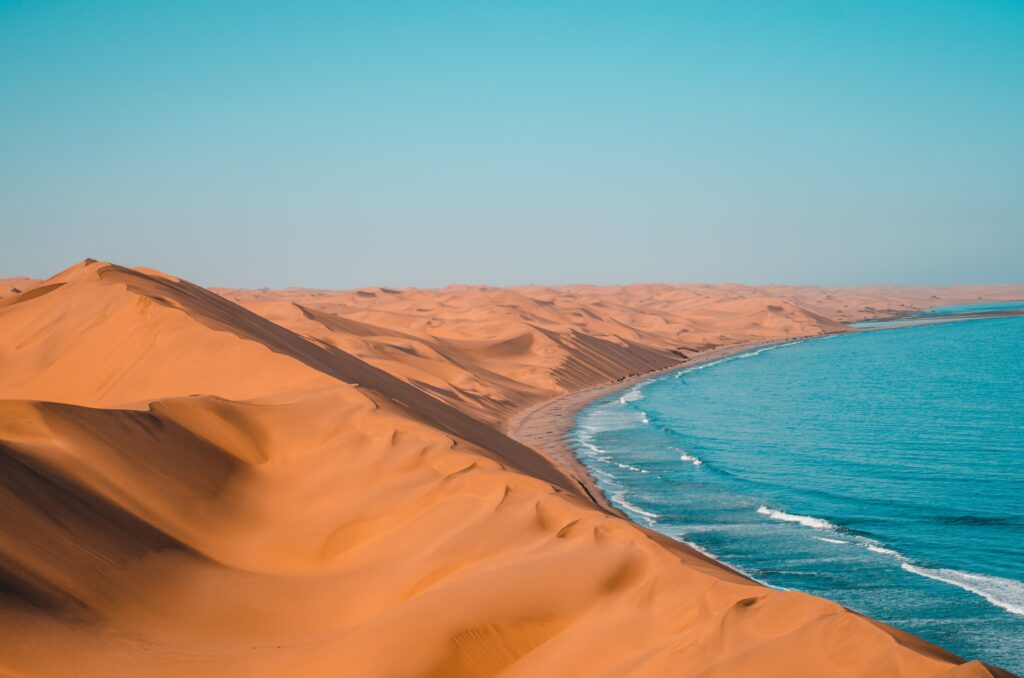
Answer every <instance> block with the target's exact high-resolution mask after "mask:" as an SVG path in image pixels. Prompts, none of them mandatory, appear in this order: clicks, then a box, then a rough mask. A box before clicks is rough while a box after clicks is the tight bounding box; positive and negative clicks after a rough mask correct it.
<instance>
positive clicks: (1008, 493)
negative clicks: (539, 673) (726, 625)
mask: <svg viewBox="0 0 1024 678" xmlns="http://www.w3.org/2000/svg"><path fill="white" fill-rule="evenodd" d="M1018 306H1024V304H1018ZM958 310H960V311H963V310H965V309H964V308H963V307H958ZM966 310H971V309H970V308H969V307H968V308H967V309H966ZM572 435H573V439H574V442H575V445H576V449H577V452H578V454H579V456H580V458H581V459H582V461H583V462H584V463H585V464H586V465H587V466H588V468H590V469H591V471H592V472H593V473H594V475H595V477H596V478H597V480H598V485H599V486H600V487H601V489H602V490H603V491H604V492H605V493H606V494H607V495H608V496H609V498H610V499H611V500H612V502H613V503H614V504H615V505H617V506H618V507H619V508H621V509H622V510H624V511H625V512H626V513H627V514H629V515H630V516H631V517H632V518H634V519H635V520H637V521H638V522H642V523H646V524H650V525H651V526H653V527H654V528H655V529H657V530H659V531H661V532H663V533H665V534H667V535H669V536H672V537H675V538H678V539H681V540H684V541H687V542H690V543H692V544H694V545H696V546H698V547H700V548H702V549H704V550H706V551H708V552H709V553H711V554H712V555H714V556H715V557H716V558H718V559H720V560H722V561H724V562H725V563H728V564H730V565H732V566H734V567H736V568H738V569H740V570H742V571H743V572H745V573H747V574H748V575H749V576H751V577H753V578H755V579H757V580H759V581H762V582H764V583H766V584H769V585H771V586H775V587H779V588H786V589H797V590H801V591H806V592H808V593H812V594H815V595H819V596H823V597H826V598H829V599H832V600H835V601H837V602H840V603H842V604H844V605H846V606H848V607H850V608H852V609H854V610H857V611H860V612H863V613H865V614H867V615H869V616H872V617H874V618H876V619H881V620H884V621H886V622H889V623H891V624H894V625H896V626H898V627H900V628H903V629H905V630H907V631H910V632H912V633H914V634H917V635H919V636H921V637H923V638H926V639H928V640H930V641H932V642H934V643H937V644H939V645H942V646H943V647H946V648H948V649H950V650H952V651H954V652H956V653H957V654H960V655H962V656H964V657H966V658H979V659H983V660H985V661H988V662H991V663H995V664H997V665H1000V666H1003V667H1005V668H1007V669H1010V670H1013V671H1016V672H1021V673H1024V317H1008V318H993V319H982V320H966V321H959V322H947V323H942V324H935V325H918V326H909V327H899V328H896V329H885V330H879V331H869V332H860V333H856V334H845V335H837V336H831V337H825V338H821V339H812V340H806V341H800V342H794V343H790V344H785V345H778V346H774V347H770V348H767V349H760V350H755V351H750V352H748V353H745V354H741V355H739V356H736V357H733V358H729V359H726V360H722V361H718V362H713V363H708V364H705V365H699V366H695V367H692V368H689V369H685V368H684V369H682V370H680V371H678V372H674V373H669V374H665V375H661V376H659V377H656V378H654V379H652V380H650V381H648V382H645V383H643V384H641V385H639V386H634V387H632V388H630V389H628V390H626V391H624V392H621V393H617V394H615V395H612V396H609V397H606V398H604V399H602V400H599V401H597V402H595V403H593V404H592V405H590V406H589V407H588V408H586V409H584V410H583V411H582V412H581V413H580V414H579V416H578V419H577V426H576V428H575V430H574V433H573V434H572Z"/></svg>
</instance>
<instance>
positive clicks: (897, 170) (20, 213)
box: [0, 0, 1024, 289]
mask: <svg viewBox="0 0 1024 678" xmlns="http://www.w3.org/2000/svg"><path fill="white" fill-rule="evenodd" d="M1022 121H1024V3H1022V2H1020V0H1012V1H998V2H997V1H994V0H974V1H968V0H963V1H959V2H947V1H945V0H927V1H926V0H919V1H915V2H909V1H907V2H904V1H901V0H890V1H886V2H875V1H873V0H856V1H853V0H851V1H849V2H844V1H842V0H832V1H824V0H822V1H815V2H812V1H810V0H807V1H799V0H777V1H770V0H757V1H752V2H733V1H729V0H716V1H710V0H709V1H707V2H648V1H645V0H630V1H628V2H627V1H624V0H623V1H618V2H602V1H600V0H591V1H585V2H557V1H553V0H552V1H546V2H533V1H531V0H520V1H518V2H483V1H475V2H461V3H457V2H422V1H416V2H401V1H392V0H375V1H373V2H358V1H350V2H303V1H296V2H263V1H261V0H250V1H247V2H210V1H208V0H206V1H199V2H194V1H192V0H177V1H175V2H170V1H162V0H154V1H152V2H135V1H132V2H119V1H118V0H110V1H104V2H98V1H96V2H74V1H61V0H50V1H47V0H0V276H13V275H29V276H34V277H47V276H49V275H52V274H54V273H56V272H57V271H59V270H61V269H63V268H65V267H67V266H69V265H71V264H73V263H74V262H76V261H78V260H81V259H83V258H85V257H92V258H96V259H102V260H108V261H114V262H116V263H120V264H123V265H128V266H150V267H154V268H158V269H161V270H164V271H166V272H168V273H172V274H174V275H178V276H181V277H184V278H187V279H189V280H192V281H193V282H196V283H199V284H204V285H221V286H238V287H242V286H245V287H257V286H269V287H285V286H305V287H322V288H336V289H340V288H352V287H363V286H372V285H388V286H395V287H403V286H407V285H415V286H420V287H438V286H443V285H446V284H449V283H472V284H492V285H509V284H523V283H537V284H562V283H579V282H585V283H628V282H741V283H801V284H823V285H853V284H872V283H894V284H959V283H998V282H1007V283H1010V282H1017V283H1019V282H1024V264H1022V255H1024V122H1022Z"/></svg>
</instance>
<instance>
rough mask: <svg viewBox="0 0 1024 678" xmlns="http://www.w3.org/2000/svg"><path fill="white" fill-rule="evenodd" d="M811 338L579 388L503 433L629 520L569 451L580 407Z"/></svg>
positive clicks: (732, 349)
mask: <svg viewBox="0 0 1024 678" xmlns="http://www.w3.org/2000/svg"><path fill="white" fill-rule="evenodd" d="M817 336H828V335H817ZM814 338H816V336H808V337H795V338H792V339H785V340H782V341H768V342H764V341H757V342H744V343H741V344H733V345H730V346H721V347H718V348H714V349H710V350H708V351H702V352H700V353H697V354H695V355H694V356H692V357H691V358H690V359H689V360H683V361H680V362H678V363H676V364H675V365H671V366H669V367H665V368H662V369H658V370H652V371H650V372H645V373H643V374H637V375H634V376H631V377H626V378H624V379H617V380H615V381H612V382H608V383H605V384H600V385H597V386H591V387H589V388H584V389H580V390H578V391H573V392H572V393H568V394H566V395H562V396H559V397H557V398H552V399H551V400H548V401H545V402H543V403H539V404H537V405H534V406H533V407H530V408H528V409H526V410H524V411H523V412H521V413H519V414H518V415H516V416H514V417H513V418H512V419H511V420H510V421H509V423H508V426H507V427H506V430H505V432H506V433H507V434H508V435H509V437H511V438H513V439H515V440H518V441H519V442H521V443H523V444H524V445H528V446H529V447H532V448H533V449H535V450H536V451H537V452H539V453H540V454H542V455H544V456H545V457H547V459H548V460H549V461H550V462H551V463H552V464H554V465H555V466H557V467H558V468H559V469H560V470H561V471H562V472H563V473H565V474H566V475H567V476H569V477H570V478H572V479H573V480H574V481H575V482H576V483H577V484H579V486H580V487H581V488H583V490H584V492H586V494H587V495H588V496H589V497H590V499H591V500H593V501H594V503H595V504H597V505H598V506H600V507H601V508H603V509H604V510H606V511H609V512H611V513H614V514H615V515H617V516H620V517H623V518H627V519H629V517H628V516H626V515H625V514H624V513H623V512H622V511H620V510H619V509H618V508H616V507H615V506H614V505H613V504H612V503H611V501H609V499H608V497H607V496H605V494H604V492H602V491H601V489H600V488H599V487H598V485H597V480H596V479H595V478H594V475H593V474H592V473H591V472H590V469H588V468H587V467H586V465H584V464H583V462H581V461H580V460H579V457H577V456H576V452H575V451H574V450H573V449H572V447H571V445H570V444H569V442H568V440H567V437H568V436H569V434H570V433H571V432H572V430H573V428H574V427H575V425H576V415H577V414H579V412H580V411H581V410H582V409H583V408H585V407H586V406H588V405H590V404H591V403H593V402H594V401H596V400H599V399H601V398H603V397H605V396H607V395H610V394H612V393H616V392H618V391H622V390H625V389H627V388H629V387H630V386H634V385H636V384H640V383H643V382H645V381H648V380H649V379H653V378H654V377H657V376H658V375H660V374H665V373H668V372H675V371H677V370H682V369H686V368H688V367H695V366H697V365H700V364H703V363H708V362H711V361H713V360H720V359H722V358H728V357H730V356H734V355H737V354H740V353H743V352H745V351H750V350H756V349H759V348H765V347H768V346H776V345H779V344H785V343H789V342H792V341H800V340H802V339H814ZM730 569H731V568H730Z"/></svg>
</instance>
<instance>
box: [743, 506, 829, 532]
mask: <svg viewBox="0 0 1024 678" xmlns="http://www.w3.org/2000/svg"><path fill="white" fill-rule="evenodd" d="M757 512H758V513H760V514H761V515H763V516H768V517H769V518H771V519H773V520H782V521H785V522H787V523H798V524H800V525H803V526H805V527H813V528H814V529H816V530H834V529H836V526H835V525H833V524H832V523H830V522H828V521H827V520H825V519H823V518H815V517H813V516H801V515H796V514H793V513H786V512H785V511H777V510H775V509H770V508H768V507H767V506H764V505H761V506H758V507H757Z"/></svg>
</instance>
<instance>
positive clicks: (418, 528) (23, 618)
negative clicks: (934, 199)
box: [0, 260, 1024, 676]
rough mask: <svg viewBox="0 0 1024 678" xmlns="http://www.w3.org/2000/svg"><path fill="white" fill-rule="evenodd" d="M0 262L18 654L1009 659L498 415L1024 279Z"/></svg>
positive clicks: (212, 671) (608, 666) (790, 663)
mask: <svg viewBox="0 0 1024 678" xmlns="http://www.w3.org/2000/svg"><path fill="white" fill-rule="evenodd" d="M0 283H2V284H0V295H2V296H0V464H2V465H3V472H2V473H0V511H2V515H3V520H2V522H0V638H2V640H3V642H2V644H0V673H3V674H8V675H47V676H49V675H104V676H110V675H126V676H138V675H156V676H159V675H183V674H190V675H211V676H212V675H216V676H280V675H346V676H431V675H437V676H485V675H494V674H497V673H499V672H502V673H503V675H509V676H517V675H522V676H538V675H564V676H569V675H608V676H622V675H651V676H663V675H708V676H711V675H721V676H748V675H749V676H768V675H772V676H778V675H786V676H825V675H847V676H989V675H994V674H995V675H999V673H1000V672H999V671H998V670H997V669H993V668H991V667H986V666H985V665H983V664H982V663H980V662H978V661H971V662H966V663H965V662H964V661H963V660H961V659H960V658H958V657H955V656H953V655H951V654H949V653H947V652H945V651H943V650H941V649H939V648H936V647H934V646H932V645H929V644H928V643H926V642H924V641H922V640H920V639H917V638H915V637H913V636H910V635H908V634H905V633H902V632H900V631H898V630H896V629H893V628H891V627H888V626H885V625H883V624H880V623H878V622H875V621H872V620H870V619H867V618H865V617H863V616H860V615H858V614H856V613H854V612H851V611H849V610H846V609H844V608H843V607H841V606H839V605H837V604H835V603H832V602H829V601H826V600H822V599H819V598H814V597H812V596H808V595H804V594H801V593H796V592H782V591H775V590H772V589H769V588H766V587H764V586H761V585H759V584H757V583H755V582H752V581H750V580H748V579H746V578H745V577H743V576H741V575H739V574H737V573H735V572H732V571H730V570H729V569H728V568H726V567H724V566H721V565H719V564H717V563H715V562H714V561H711V560H710V559H708V558H707V557H705V556H703V555H701V554H699V553H696V552H694V551H692V550H690V549H688V548H687V547H685V546H683V545H680V544H677V543H674V542H672V541H671V540H669V539H667V538H665V537H662V536H660V535H657V534H656V533H653V532H651V531H649V530H647V529H645V528H641V527H639V526H637V525H634V524H632V523H630V522H629V521H627V520H625V519H624V518H622V517H620V516H618V515H616V514H615V513H614V512H612V511H609V510H607V508H606V507H604V506H602V504H601V501H600V497H592V496H590V494H588V490H587V489H585V487H584V485H585V484H586V483H585V481H586V479H585V478H584V477H582V475H581V473H580V471H579V469H578V468H575V467H573V465H572V461H571V459H568V458H567V457H566V456H565V455H564V454H562V456H561V457H560V456H559V455H558V453H557V451H555V450H554V447H557V445H547V444H545V443H543V441H541V443H539V445H538V446H539V447H540V449H534V448H533V447H531V446H529V445H527V444H524V443H523V442H520V441H517V440H515V439H513V438H512V437H509V436H508V435H506V434H505V433H504V432H503V431H506V430H508V429H509V428H510V427H511V428H512V429H515V428H516V423H517V422H520V423H521V422H522V420H523V419H524V417H527V416H528V415H527V413H530V412H536V411H538V410H541V409H543V408H545V407H548V408H549V410H550V405H546V404H549V403H552V402H559V399H563V398H566V397H574V396H573V394H580V393H583V395H577V396H575V397H576V398H577V400H579V399H580V398H583V399H585V398H586V397H588V395H587V394H588V393H590V394H592V392H589V391H587V389H592V388H595V387H602V386H607V385H608V384H620V385H621V384H622V383H623V381H624V380H626V379H630V378H635V377H636V376H637V375H642V374H645V373H649V372H651V371H653V370H659V369H668V368H671V367H673V366H676V365H679V364H681V363H682V362H684V361H688V360H699V359H701V358H702V357H705V356H707V355H708V352H710V351H723V350H733V349H734V348H735V347H736V346H739V345H743V344H748V343H756V342H769V341H777V340H782V339H788V338H794V337H802V336H814V335H819V334H823V333H828V332H842V331H848V328H847V327H846V326H845V325H843V324H842V322H846V321H849V320H853V319H859V318H866V317H881V316H886V315H892V314H897V313H901V312H906V311H909V310H912V309H915V308H921V307H923V306H928V305H939V304H952V303H962V302H966V301H973V300H976V299H978V298H984V299H1019V298H1024V289H1022V288H1009V287H1005V288H994V287H992V288H951V289H938V290H936V289H906V288H855V289H823V288H802V287H745V286H736V285H720V286H704V285H637V286H623V287H592V286H571V287H559V288H545V287H523V288H515V289H497V288H488V287H467V286H453V287H448V288H445V289H442V290H416V289H406V290H388V289H382V288H372V289H363V290H355V291H350V292H331V291H320V290H305V289H289V290H276V291H270V290H228V289H222V290H217V291H216V293H215V292H214V291H210V290H207V289H204V288H201V287H198V286H196V285H193V284H190V283H188V282H186V281H183V280H179V279H177V278H175V277H173V276H171V275H167V274H164V273H160V272H157V271H153V270H149V269H130V268H124V267H120V266H116V265H113V264H108V263H103V262H95V261H91V260H86V261H84V262H82V263H80V264H77V265H75V266H73V267H71V268H69V269H67V270H65V271H63V272H61V273H59V274H57V275H55V276H53V277H52V278H50V279H48V280H45V281H30V280H27V279H17V280H4V281H0ZM589 397H592V395H591V396H589ZM561 402H563V403H564V402H565V401H564V400H562V401H561ZM570 409H571V408H570ZM549 415H550V416H554V417H555V418H556V419H557V418H558V416H561V421H563V422H564V415H557V414H554V415H552V414H551V413H550V411H549ZM554 423H555V422H554V420H552V425H554ZM534 427H535V428H536V424H535V425H534ZM540 428H541V429H544V428H545V426H540ZM531 442H534V440H533V439H531ZM549 447H550V448H552V449H546V448H549Z"/></svg>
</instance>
